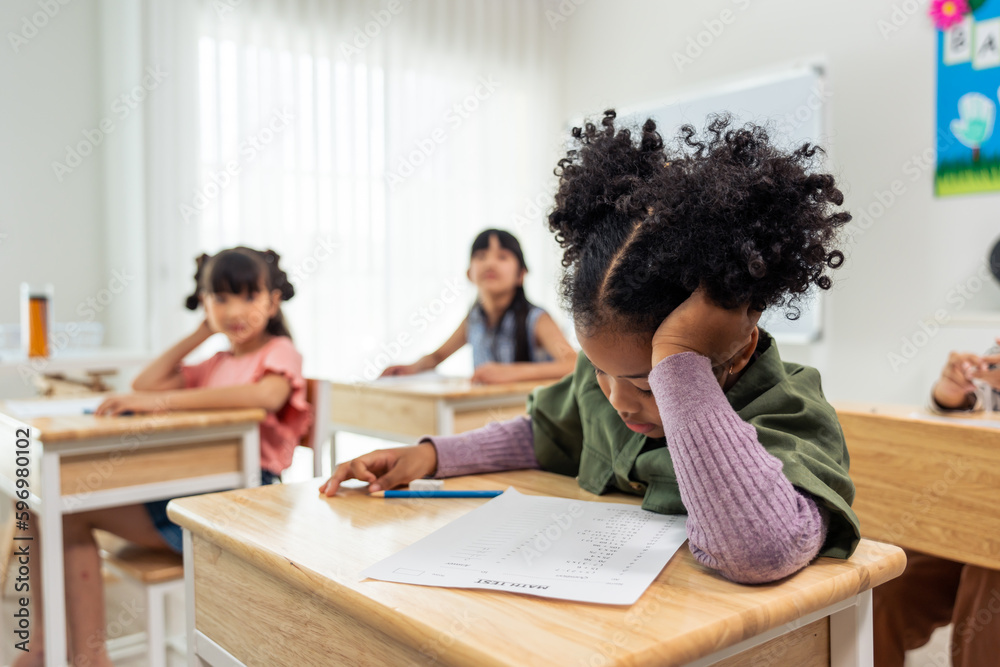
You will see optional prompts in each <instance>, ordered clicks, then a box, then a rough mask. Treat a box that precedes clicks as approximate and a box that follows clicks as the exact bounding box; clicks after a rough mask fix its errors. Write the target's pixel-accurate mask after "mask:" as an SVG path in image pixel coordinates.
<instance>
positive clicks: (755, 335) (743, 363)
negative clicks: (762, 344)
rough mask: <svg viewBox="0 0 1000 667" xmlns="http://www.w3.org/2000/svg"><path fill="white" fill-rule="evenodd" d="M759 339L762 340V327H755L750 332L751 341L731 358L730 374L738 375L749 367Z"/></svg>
mask: <svg viewBox="0 0 1000 667" xmlns="http://www.w3.org/2000/svg"><path fill="white" fill-rule="evenodd" d="M758 340H760V329H758V328H757V327H754V328H753V331H751V332H750V342H749V343H747V344H746V347H744V348H743V349H742V350H740V351H739V352H737V353H736V356H735V357H733V358H732V359H731V365H730V370H729V374H730V375H736V374H737V373H739V372H740V371H742V370H743V369H744V368H746V367H747V364H749V363H750V359H751V358H752V357H753V353H754V352H755V351H756V350H757V341H758Z"/></svg>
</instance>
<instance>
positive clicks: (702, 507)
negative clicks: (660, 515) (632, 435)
mask: <svg viewBox="0 0 1000 667" xmlns="http://www.w3.org/2000/svg"><path fill="white" fill-rule="evenodd" d="M649 384H650V387H651V388H652V390H653V396H654V397H655V398H656V404H657V407H658V408H659V410H660V417H661V418H662V420H663V429H664V431H665V433H666V437H667V446H668V447H669V450H670V457H671V459H673V463H674V470H675V471H676V474H677V484H678V486H679V487H680V491H681V498H682V500H683V501H684V506H685V508H687V511H688V520H687V532H688V538H689V544H690V547H691V552H692V553H693V554H694V556H695V558H697V559H698V561H700V562H701V563H703V564H704V565H706V566H708V567H711V568H713V569H716V570H718V571H719V572H720V573H721V574H722V575H723V576H725V577H726V578H728V579H731V580H733V581H737V582H741V583H763V582H768V581H774V580H776V579H780V578H782V577H785V576H788V575H790V574H792V573H793V572H796V571H798V570H800V569H801V568H803V567H805V566H806V565H807V564H808V563H809V561H811V560H812V559H813V558H815V556H816V554H817V553H818V552H819V550H820V548H821V547H822V545H823V541H824V540H825V538H826V528H827V524H828V520H829V517H828V515H827V514H826V511H825V510H823V511H821V510H820V508H819V507H818V506H817V505H816V502H815V501H814V500H813V499H812V497H810V496H809V495H807V494H805V493H802V492H799V491H797V490H796V489H795V487H793V486H792V483H791V482H789V481H788V479H787V478H786V477H785V476H784V475H783V474H782V472H781V468H782V464H781V461H779V460H778V459H777V458H775V457H774V456H772V455H771V454H769V453H768V452H767V451H766V450H765V449H764V447H763V446H762V445H761V444H760V442H758V440H757V432H756V429H754V427H753V426H751V425H750V424H748V423H746V422H744V421H743V420H742V419H740V417H739V415H737V414H736V412H735V411H734V410H733V408H732V406H730V405H729V402H728V401H727V400H726V396H725V394H723V392H722V388H721V387H720V386H719V383H718V382H717V381H716V379H715V377H714V376H713V375H712V368H711V362H710V361H709V360H708V358H707V357H703V356H701V355H699V354H696V353H694V352H684V353H682V354H675V355H672V356H669V357H667V358H666V359H664V360H663V361H661V362H660V363H659V364H657V365H656V367H655V368H654V369H653V371H652V372H651V373H650V374H649Z"/></svg>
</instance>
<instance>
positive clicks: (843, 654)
mask: <svg viewBox="0 0 1000 667" xmlns="http://www.w3.org/2000/svg"><path fill="white" fill-rule="evenodd" d="M872 630H873V624H872V592H871V590H867V591H865V592H864V593H861V594H860V595H858V597H857V604H853V605H851V606H850V607H847V608H846V609H841V610H840V611H838V612H836V613H834V614H831V615H830V667H874V664H875V659H874V657H873V650H874V648H873V646H874V644H873V639H872Z"/></svg>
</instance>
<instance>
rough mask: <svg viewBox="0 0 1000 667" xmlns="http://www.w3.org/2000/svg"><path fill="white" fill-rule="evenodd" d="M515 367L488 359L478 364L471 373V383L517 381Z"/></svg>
mask: <svg viewBox="0 0 1000 667" xmlns="http://www.w3.org/2000/svg"><path fill="white" fill-rule="evenodd" d="M517 380H518V374H517V368H516V367H515V366H513V365H512V364H498V363H495V362H492V361H489V362H487V363H485V364H480V365H479V366H477V367H476V370H475V372H473V373H472V382H473V384H503V383H504V382H517Z"/></svg>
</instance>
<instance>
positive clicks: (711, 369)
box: [321, 111, 860, 583]
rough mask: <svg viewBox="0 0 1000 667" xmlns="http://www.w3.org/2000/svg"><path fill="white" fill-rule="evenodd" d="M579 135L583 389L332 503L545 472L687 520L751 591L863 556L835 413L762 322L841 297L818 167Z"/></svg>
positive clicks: (724, 138)
mask: <svg viewBox="0 0 1000 667" xmlns="http://www.w3.org/2000/svg"><path fill="white" fill-rule="evenodd" d="M638 135H639V136H638V138H633V132H632V131H630V130H628V129H619V128H616V127H615V112H614V111H608V112H606V113H605V115H604V118H603V120H602V122H601V124H600V126H596V125H594V124H593V123H587V124H585V125H584V127H582V128H575V129H574V130H573V138H574V139H575V142H576V147H575V148H573V149H572V150H570V151H569V153H568V154H567V155H566V157H565V158H564V159H562V160H560V162H559V166H558V168H557V169H556V175H557V176H559V180H560V182H559V190H558V193H557V194H556V199H555V208H554V210H553V211H552V212H551V214H550V215H549V226H550V227H551V229H552V231H553V232H555V236H556V240H557V241H558V242H559V243H560V245H561V246H562V247H563V248H564V255H563V265H564V266H565V267H566V269H567V270H566V273H565V276H564V279H563V283H562V288H563V296H564V297H565V301H566V303H567V305H568V306H569V308H570V310H571V312H572V314H573V317H574V323H575V325H576V332H577V336H578V338H579V341H580V345H581V347H582V348H583V351H582V353H581V354H580V357H579V359H578V361H577V364H576V368H575V370H574V371H573V374H572V375H569V376H567V377H566V378H563V380H561V381H560V382H558V383H556V384H554V385H551V386H549V387H543V388H539V389H536V390H535V391H534V392H533V393H532V395H531V396H530V398H529V400H528V415H527V416H525V417H520V418H516V419H512V420H509V421H506V422H499V423H493V424H490V425H488V426H486V427H484V428H482V429H479V430H476V431H470V432H468V433H464V434H461V435H457V436H448V437H441V436H438V437H431V438H424V439H423V440H422V441H421V442H420V443H419V444H417V445H416V446H414V447H402V448H396V449H388V450H379V451H376V452H372V453H370V454H366V455H364V456H361V457H359V458H357V459H354V460H353V461H349V462H347V463H343V464H341V465H340V466H338V467H337V470H336V471H335V472H334V475H333V476H332V477H331V478H330V479H329V480H328V481H327V482H326V484H324V485H323V487H322V488H321V492H323V493H325V494H326V495H333V494H334V493H336V492H337V489H338V488H339V486H340V483H341V482H342V481H344V480H345V479H348V478H357V479H360V480H363V481H366V482H368V483H369V484H370V486H369V488H370V489H371V490H380V489H388V488H392V487H394V486H396V485H399V484H405V483H406V482H408V481H410V480H412V479H415V478H418V477H423V476H426V475H436V476H438V477H448V476H452V475H464V474H472V473H477V472H491V471H497V470H512V469H518V468H541V469H543V470H547V471H551V472H556V473H560V474H564V475H571V476H574V477H576V478H577V481H578V482H579V484H580V486H581V487H583V488H584V489H586V490H587V491H590V492H592V493H604V492H606V491H610V490H616V491H621V492H625V493H631V494H638V495H641V496H643V504H642V506H643V507H644V508H646V509H648V510H652V511H655V512H663V513H670V514H682V513H686V514H687V515H688V518H687V531H688V537H689V546H690V549H691V551H692V553H693V554H694V556H695V557H696V558H697V559H698V560H699V561H700V562H701V563H703V564H704V565H706V566H707V567H710V568H713V569H715V570H718V571H719V572H720V573H721V574H722V575H723V576H725V577H727V578H729V579H732V580H734V581H738V582H741V583H761V582H769V581H775V580H777V579H780V578H782V577H785V576H788V575H790V574H792V573H794V572H796V571H797V570H799V569H801V568H802V567H804V566H805V565H806V564H808V563H809V562H810V561H811V560H812V559H813V558H814V557H816V556H817V555H823V556H833V557H839V558H846V557H848V556H849V555H850V554H851V553H852V552H853V551H854V549H855V547H856V546H857V543H858V540H859V539H860V532H859V526H858V520H857V517H856V516H855V514H854V512H853V511H852V510H851V507H850V504H851V501H852V500H853V497H854V485H853V484H852V482H851V479H850V477H849V476H848V474H847V469H848V455H847V450H846V447H845V444H844V437H843V434H842V432H841V430H840V425H839V423H838V421H837V415H836V412H835V411H834V409H833V408H832V407H831V406H830V404H829V403H828V402H827V401H826V399H825V398H824V396H823V392H822V389H821V387H820V378H819V373H817V372H816V370H814V369H812V368H808V367H805V366H801V365H798V364H793V363H788V362H785V361H782V359H781V357H780V356H779V354H778V348H777V345H776V344H775V342H774V340H773V339H772V338H771V337H770V336H769V335H768V334H767V333H766V332H765V331H763V330H761V329H759V328H758V327H757V321H758V319H759V318H760V315H761V311H763V310H764V309H765V308H768V307H771V306H785V308H786V312H788V315H789V316H790V317H795V316H796V315H797V310H796V300H797V298H798V297H799V296H800V295H802V294H804V293H805V292H806V291H807V290H808V289H809V288H810V287H811V286H816V287H818V288H820V289H828V288H829V287H830V284H831V281H830V278H829V277H828V276H827V275H826V270H827V269H828V268H837V267H839V266H840V265H841V263H842V262H843V259H844V256H843V254H842V253H841V252H840V251H839V250H837V249H836V247H835V246H834V240H835V234H836V230H837V228H838V227H840V226H841V225H843V224H844V223H846V222H847V221H849V220H850V219H851V218H850V215H849V214H848V213H846V212H843V211H837V210H836V208H837V207H839V206H840V205H841V204H842V203H843V195H842V194H841V192H840V191H839V190H838V189H837V188H836V186H835V184H834V179H833V177H832V176H830V175H828V174H823V173H815V171H814V169H813V167H814V166H815V162H816V155H817V154H818V152H819V149H818V148H816V147H814V146H810V145H808V144H807V145H804V146H802V147H800V148H799V149H797V150H794V151H791V152H788V151H783V150H780V149H778V148H777V147H775V145H774V144H773V143H772V142H771V141H770V139H769V137H768V135H767V132H766V131H765V130H764V129H763V128H761V127H758V126H755V125H746V126H743V127H733V126H732V121H731V120H730V119H729V118H728V117H725V116H722V117H714V118H713V119H711V120H710V122H709V125H708V127H707V132H706V135H703V136H701V137H699V136H698V134H697V133H696V131H695V129H694V128H693V127H691V126H684V127H682V128H681V129H680V132H679V134H678V137H677V141H676V142H675V144H674V145H671V146H667V145H665V144H664V142H663V140H662V138H661V137H660V134H659V133H658V132H657V131H656V125H655V123H654V122H653V121H652V120H647V121H646V122H645V124H644V125H643V126H642V128H641V130H640V131H639V133H638Z"/></svg>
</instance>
